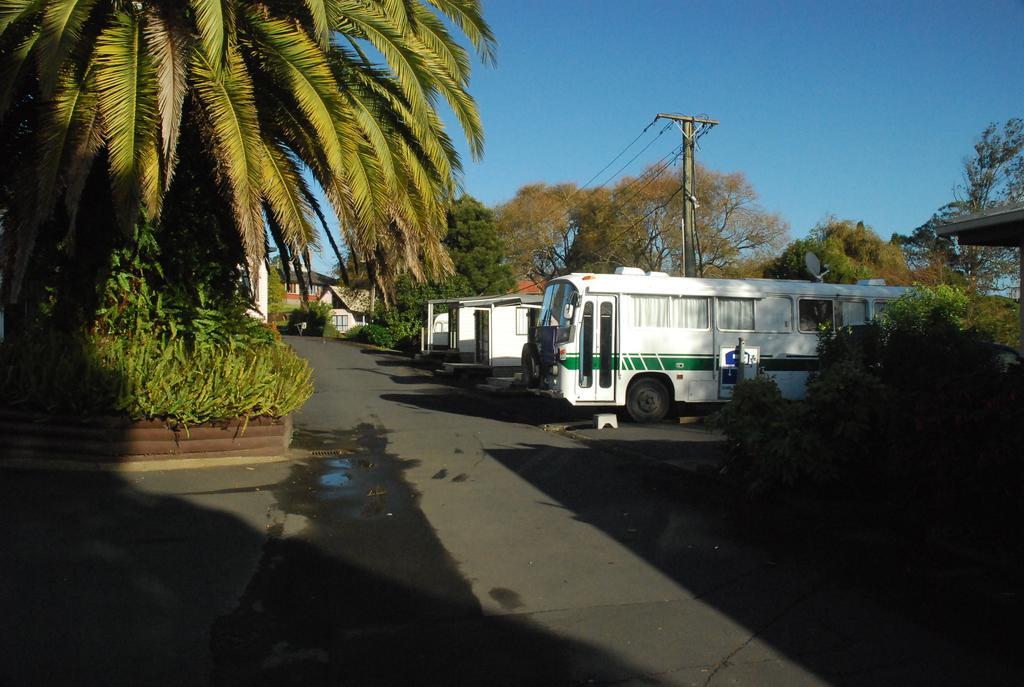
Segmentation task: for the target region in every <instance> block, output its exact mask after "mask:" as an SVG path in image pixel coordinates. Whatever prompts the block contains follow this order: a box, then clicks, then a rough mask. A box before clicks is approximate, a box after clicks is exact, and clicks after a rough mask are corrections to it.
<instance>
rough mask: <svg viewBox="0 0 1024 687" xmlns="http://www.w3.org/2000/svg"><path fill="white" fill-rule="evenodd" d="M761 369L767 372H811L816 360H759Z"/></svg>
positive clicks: (816, 365)
mask: <svg viewBox="0 0 1024 687" xmlns="http://www.w3.org/2000/svg"><path fill="white" fill-rule="evenodd" d="M761 367H762V368H764V369H765V370H767V371H768V372H813V371H814V370H817V369H818V359H817V358H761Z"/></svg>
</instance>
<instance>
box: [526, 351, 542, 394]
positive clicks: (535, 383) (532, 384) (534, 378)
mask: <svg viewBox="0 0 1024 687" xmlns="http://www.w3.org/2000/svg"><path fill="white" fill-rule="evenodd" d="M522 366H523V383H524V384H526V388H527V389H536V388H537V387H539V386H540V359H539V356H538V355H537V350H536V349H535V348H534V347H533V346H531V345H530V344H526V345H525V346H523V355H522Z"/></svg>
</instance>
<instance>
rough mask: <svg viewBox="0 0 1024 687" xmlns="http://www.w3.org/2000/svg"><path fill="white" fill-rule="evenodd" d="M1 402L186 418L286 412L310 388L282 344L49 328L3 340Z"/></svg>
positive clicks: (302, 365)
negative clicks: (89, 333)
mask: <svg viewBox="0 0 1024 687" xmlns="http://www.w3.org/2000/svg"><path fill="white" fill-rule="evenodd" d="M0 382H2V384H0V386H2V387H3V388H4V390H5V404H6V405H8V406H10V407H14V408H19V409H23V410H28V411H37V412H47V413H62V414H64V413H67V414H75V415H120V414H123V415H127V416H129V417H131V418H132V419H149V418H157V419H164V420H168V421H170V422H172V423H176V424H183V425H186V426H187V425H190V424H198V423H202V422H208V421H215V420H226V419H231V418H235V417H252V416H258V415H270V416H273V417H281V416H283V415H287V414H288V413H290V412H292V411H294V410H296V409H297V408H299V407H300V406H301V405H302V404H303V403H304V402H305V401H306V400H307V399H308V398H309V396H310V395H311V394H312V392H313V388H312V383H311V371H310V369H309V366H308V365H307V364H306V362H305V361H304V360H303V359H302V358H299V357H298V356H297V355H295V353H294V352H292V350H291V349H290V348H288V347H287V346H284V345H283V344H275V343H271V344H264V345H257V346H251V345H238V344H230V345H221V344H202V345H193V344H189V343H188V342H187V341H186V340H185V339H183V338H181V337H170V338H163V337H153V336H148V335H138V336H134V337H109V336H76V335H66V334H53V335H51V336H49V337H36V338H33V339H32V340H27V339H22V340H20V341H18V342H16V343H13V344H2V345H0Z"/></svg>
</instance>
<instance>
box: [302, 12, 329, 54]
mask: <svg viewBox="0 0 1024 687" xmlns="http://www.w3.org/2000/svg"><path fill="white" fill-rule="evenodd" d="M305 3H306V9H308V10H309V14H310V15H311V16H312V17H313V38H314V39H316V43H317V45H318V46H320V49H321V50H327V48H328V46H329V45H330V44H331V29H330V23H329V20H328V16H327V0H305Z"/></svg>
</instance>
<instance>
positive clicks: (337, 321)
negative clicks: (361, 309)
mask: <svg viewBox="0 0 1024 687" xmlns="http://www.w3.org/2000/svg"><path fill="white" fill-rule="evenodd" d="M333 320H334V328H335V329H337V330H339V331H341V330H343V329H348V315H334V316H333Z"/></svg>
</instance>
